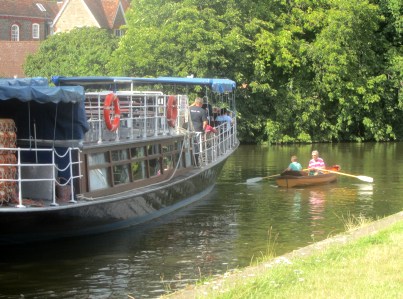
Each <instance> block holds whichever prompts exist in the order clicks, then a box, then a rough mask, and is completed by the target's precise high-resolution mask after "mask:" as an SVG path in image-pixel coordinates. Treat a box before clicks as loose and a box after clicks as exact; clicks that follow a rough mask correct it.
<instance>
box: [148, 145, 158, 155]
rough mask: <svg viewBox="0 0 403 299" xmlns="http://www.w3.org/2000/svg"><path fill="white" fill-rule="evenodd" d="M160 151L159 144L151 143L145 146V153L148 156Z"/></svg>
mask: <svg viewBox="0 0 403 299" xmlns="http://www.w3.org/2000/svg"><path fill="white" fill-rule="evenodd" d="M159 153H160V147H159V144H152V145H148V146H147V154H148V155H149V156H151V155H157V154H159Z"/></svg>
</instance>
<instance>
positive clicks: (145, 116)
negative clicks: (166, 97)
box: [143, 95, 147, 138]
mask: <svg viewBox="0 0 403 299" xmlns="http://www.w3.org/2000/svg"><path fill="white" fill-rule="evenodd" d="M146 137H147V97H146V96H145V95H144V99H143V138H146Z"/></svg>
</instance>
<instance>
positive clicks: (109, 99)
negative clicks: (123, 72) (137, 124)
mask: <svg viewBox="0 0 403 299" xmlns="http://www.w3.org/2000/svg"><path fill="white" fill-rule="evenodd" d="M111 105H113V111H114V114H113V120H111V110H112V109H111ZM104 120H105V125H106V127H107V128H108V130H109V131H111V132H115V131H116V130H117V129H118V128H119V124H120V106H119V98H118V97H117V96H116V95H115V94H114V93H110V94H108V95H107V96H106V98H105V101H104Z"/></svg>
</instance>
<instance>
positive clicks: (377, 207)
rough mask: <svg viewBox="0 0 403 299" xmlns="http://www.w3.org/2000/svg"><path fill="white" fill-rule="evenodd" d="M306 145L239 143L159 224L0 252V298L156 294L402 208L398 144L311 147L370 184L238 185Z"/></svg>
mask: <svg viewBox="0 0 403 299" xmlns="http://www.w3.org/2000/svg"><path fill="white" fill-rule="evenodd" d="M312 149H313V148H312V147H311V146H310V145H309V146H308V145H306V146H281V147H280V146H279V147H270V146H268V147H263V146H262V147H260V146H241V147H240V148H239V149H238V151H237V152H236V153H235V155H234V156H232V157H231V158H230V159H229V160H228V161H227V163H226V165H225V167H224V169H223V173H222V175H221V177H220V179H219V181H218V182H217V185H216V187H215V188H214V189H213V192H212V193H210V194H209V195H208V196H207V197H206V198H204V199H203V200H202V201H199V202H198V203H196V204H194V205H192V206H189V207H187V208H185V209H183V210H181V211H179V212H176V213H174V214H171V215H169V216H167V217H165V218H163V219H159V220H157V221H154V222H153V223H150V224H147V225H146V226H143V227H140V228H135V229H127V230H124V231H119V232H114V233H109V234H104V235H100V236H95V237H90V238H79V239H72V240H68V241H59V242H54V243H46V244H43V243H42V244H37V245H29V246H21V247H12V248H3V250H2V255H1V258H0V281H1V286H0V298H21V295H24V296H25V298H46V297H47V298H51V297H57V298H72V297H74V298H126V297H127V295H131V296H133V297H135V298H137V299H138V298H157V297H158V296H159V295H161V294H164V293H166V292H167V291H170V290H175V289H177V288H181V287H183V286H185V285H186V284H189V283H194V282H195V281H196V280H197V279H199V278H202V277H206V276H210V275H218V274H222V273H225V272H226V271H227V270H229V269H234V268H239V267H244V266H248V265H250V263H251V261H252V260H254V259H256V258H259V257H261V256H262V255H266V254H267V252H268V249H269V248H271V249H273V248H274V250H275V253H276V254H277V255H280V254H283V253H285V252H288V251H291V250H293V249H296V248H299V247H302V246H305V245H307V244H310V243H312V242H314V241H319V240H322V239H324V238H326V237H328V236H331V235H335V234H337V233H339V232H342V231H344V224H345V222H346V221H347V220H348V219H351V218H352V217H359V216H360V215H362V216H364V217H367V218H372V219H376V218H379V217H384V216H387V215H390V214H393V213H396V212H399V211H401V210H402V207H403V201H402V197H403V184H402V182H401V178H403V169H402V167H401V165H403V158H402V157H403V143H386V144H336V145H334V144H327V145H322V144H321V145H318V150H319V151H320V153H321V156H322V157H323V158H324V159H325V161H326V162H327V164H329V165H331V164H340V165H341V167H342V172H345V173H350V174H356V175H365V176H371V177H373V178H374V179H375V181H374V183H373V184H370V183H366V182H362V181H360V180H358V179H355V178H350V177H345V176H339V179H338V181H337V182H336V183H334V184H329V185H326V186H322V187H310V188H303V189H283V188H278V187H276V186H275V184H274V181H272V180H270V179H267V180H263V181H261V182H258V183H255V184H247V183H246V180H247V179H248V178H253V177H264V176H267V175H272V174H277V173H280V172H281V171H282V170H283V169H284V168H285V167H286V166H287V165H288V163H289V158H290V156H291V155H292V154H297V155H298V156H299V157H300V159H299V160H300V162H301V164H303V167H306V166H307V163H308V160H309V158H310V152H311V150H312ZM398 165H400V167H399V166H398ZM1 229H6V228H1Z"/></svg>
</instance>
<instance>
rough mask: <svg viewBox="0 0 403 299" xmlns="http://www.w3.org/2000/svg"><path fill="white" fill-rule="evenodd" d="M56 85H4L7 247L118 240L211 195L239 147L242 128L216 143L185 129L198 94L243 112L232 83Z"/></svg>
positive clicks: (1, 222) (0, 96) (0, 170)
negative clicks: (105, 235) (113, 235)
mask: <svg viewBox="0 0 403 299" xmlns="http://www.w3.org/2000/svg"><path fill="white" fill-rule="evenodd" d="M54 83H55V84H56V85H58V86H56V87H49V86H48V82H47V79H44V78H35V79H10V80H5V79H3V80H0V118H3V119H6V120H3V121H2V122H0V154H1V155H0V226H1V227H3V228H7V229H4V230H3V231H2V234H1V235H0V244H1V243H11V242H27V241H31V240H41V239H53V238H62V237H69V236H75V235H86V234H94V233H99V232H105V231H111V230H115V229H119V228H123V227H128V226H132V225H135V224H139V223H142V222H145V221H149V220H151V219H153V218H156V217H159V216H161V215H163V214H167V213H169V212H172V211H174V210H176V209H178V208H180V207H183V206H184V205H187V204H190V203H191V202H193V201H195V200H198V199H200V198H201V197H202V196H203V195H205V194H206V193H208V192H209V191H210V190H211V189H212V187H213V185H214V183H215V180H216V178H217V176H218V175H219V173H220V171H221V169H222V167H223V165H224V163H225V161H226V159H227V158H228V157H229V156H230V155H231V154H232V153H233V152H234V150H235V149H236V148H237V146H238V140H237V139H236V122H235V121H234V123H233V124H232V125H231V126H228V127H227V125H226V124H223V125H220V126H217V131H218V132H217V133H213V132H209V133H194V132H192V131H190V129H183V128H184V127H188V128H189V127H190V126H186V123H187V122H188V120H189V115H188V97H187V95H186V92H193V88H196V89H197V90H201V87H203V89H205V90H206V92H208V93H207V94H206V96H205V97H204V99H205V100H206V101H208V102H209V103H211V104H212V105H215V106H217V107H228V108H230V109H232V110H233V112H235V111H234V109H235V108H234V107H235V98H234V95H233V91H234V89H235V83H234V82H233V81H231V80H228V79H203V78H166V77H164V78H155V79H153V78H128V77H124V78H122V77H115V78H112V77H83V78H80V77H71V78H63V77H60V78H55V80H54ZM101 86H102V88H105V87H106V90H105V91H99V90H101ZM134 87H135V88H136V89H137V88H138V90H141V91H135V90H134ZM154 87H155V88H154ZM157 87H158V90H157V91H155V90H156V88H157ZM84 88H85V89H86V92H84ZM92 88H93V91H90V89H92ZM147 88H148V89H147ZM94 90H97V91H94ZM146 90H153V91H146Z"/></svg>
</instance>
